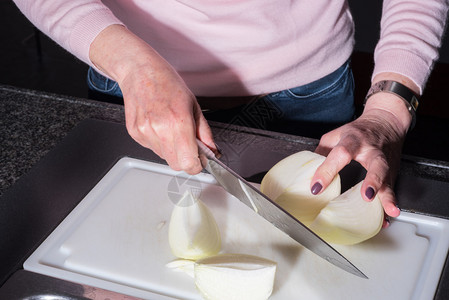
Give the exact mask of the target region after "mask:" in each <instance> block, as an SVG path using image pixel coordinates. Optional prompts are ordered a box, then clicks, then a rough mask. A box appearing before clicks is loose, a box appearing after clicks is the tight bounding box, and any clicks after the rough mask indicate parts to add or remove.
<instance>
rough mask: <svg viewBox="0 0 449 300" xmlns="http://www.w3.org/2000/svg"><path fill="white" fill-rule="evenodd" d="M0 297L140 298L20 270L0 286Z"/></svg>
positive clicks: (15, 299)
mask: <svg viewBox="0 0 449 300" xmlns="http://www.w3.org/2000/svg"><path fill="white" fill-rule="evenodd" d="M0 299H8V300H88V299H101V300H104V299H114V300H125V299H126V300H136V299H138V298H135V297H131V296H126V295H122V294H118V293H115V292H111V291H107V290H103V289H99V288H96V287H92V286H87V285H81V284H77V283H73V282H69V281H65V280H61V279H57V278H52V277H48V276H45V275H41V274H37V273H33V272H29V271H25V270H19V271H17V272H16V273H14V274H13V276H11V278H9V279H8V281H7V282H6V283H5V284H4V285H3V286H2V287H1V288H0Z"/></svg>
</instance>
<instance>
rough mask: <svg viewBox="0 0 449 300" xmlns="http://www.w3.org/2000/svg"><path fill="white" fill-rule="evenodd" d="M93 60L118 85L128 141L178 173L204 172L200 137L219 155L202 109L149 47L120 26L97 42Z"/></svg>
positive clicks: (171, 70) (92, 46)
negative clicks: (155, 156) (152, 152)
mask: <svg viewBox="0 0 449 300" xmlns="http://www.w3.org/2000/svg"><path fill="white" fill-rule="evenodd" d="M90 58H91V61H92V62H93V63H94V64H95V65H96V66H97V68H98V69H99V70H101V71H102V72H104V73H105V74H106V75H108V76H109V77H111V78H112V79H114V80H115V81H117V82H118V84H119V86H120V88H121V90H122V93H123V98H124V104H125V118H126V128H127V130H128V133H129V134H130V136H131V137H132V138H133V139H134V140H135V141H137V142H138V143H139V144H141V145H142V146H144V147H147V148H149V149H151V150H152V151H154V152H155V153H156V154H157V155H159V156H160V157H161V158H163V159H165V160H166V161H167V163H168V164H169V166H170V167H171V168H173V169H174V170H183V171H185V172H187V173H189V174H197V173H199V172H200V171H201V170H202V166H201V162H200V160H199V157H198V145H197V142H196V138H198V139H199V140H201V141H202V142H203V143H205V144H206V145H207V146H208V147H209V148H210V149H211V150H212V151H214V152H216V153H217V149H216V146H215V143H214V141H213V137H212V132H211V130H210V127H209V125H208V123H207V121H206V119H205V118H204V116H203V114H202V112H201V109H200V106H199V104H198V102H197V100H196V98H195V96H194V95H193V94H192V92H191V91H190V90H189V89H188V87H187V86H186V84H185V83H184V81H183V80H182V78H181V77H180V76H179V74H178V73H177V72H176V71H175V70H174V69H173V67H172V66H171V65H170V64H168V62H166V61H165V60H164V59H163V58H162V57H161V56H160V55H159V54H158V53H157V52H156V51H154V50H153V49H152V48H151V47H150V46H149V45H148V44H146V43H145V42H144V41H142V40H141V39H139V38H138V37H136V36H135V35H134V34H132V33H131V32H130V31H128V30H127V29H126V28H125V27H123V26H121V25H111V26H109V27H107V28H106V29H104V30H103V31H102V32H101V33H100V34H99V35H98V36H97V37H96V39H95V40H94V42H93V43H92V45H91V49H90Z"/></svg>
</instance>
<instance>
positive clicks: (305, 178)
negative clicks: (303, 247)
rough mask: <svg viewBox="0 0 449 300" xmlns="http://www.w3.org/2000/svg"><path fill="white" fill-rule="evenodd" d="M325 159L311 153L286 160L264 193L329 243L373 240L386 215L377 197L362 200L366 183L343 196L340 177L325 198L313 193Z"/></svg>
mask: <svg viewBox="0 0 449 300" xmlns="http://www.w3.org/2000/svg"><path fill="white" fill-rule="evenodd" d="M324 159H325V157H324V156H321V155H319V154H317V153H312V152H310V151H302V152H298V153H295V154H293V155H291V156H288V157H286V158H285V159H283V160H281V161H280V162H279V163H277V164H276V165H275V166H274V167H273V168H271V169H270V170H269V171H268V173H267V174H266V175H265V177H264V178H263V180H262V184H261V191H262V192H263V193H264V194H266V195H267V196H268V197H270V198H271V199H273V200H274V201H275V202H276V203H278V204H279V205H280V206H281V207H282V208H284V209H285V210H286V211H288V212H289V213H290V214H292V215H293V216H294V217H295V218H297V219H298V220H299V221H301V222H302V223H303V224H304V225H306V226H308V227H309V228H310V229H311V230H312V231H314V232H315V233H316V234H318V235H319V236H320V237H321V238H322V239H324V240H325V241H327V242H329V243H335V244H345V245H348V244H356V243H360V242H362V241H364V240H367V239H369V238H371V237H373V236H374V235H376V234H377V233H378V232H379V230H380V229H381V227H382V223H383V217H384V212H383V208H382V205H381V203H380V200H379V198H378V197H377V196H376V197H375V199H374V200H373V201H372V202H367V201H365V200H363V199H362V196H361V193H360V189H361V186H362V182H360V183H358V184H357V185H356V186H354V187H353V188H351V189H350V190H348V191H346V192H345V193H344V194H342V195H340V192H341V185H340V177H339V176H338V175H337V176H336V177H335V178H334V179H333V181H332V183H331V184H330V185H329V186H328V187H327V188H326V189H325V190H324V191H323V192H322V193H321V194H319V195H313V194H312V193H311V191H310V186H311V180H312V177H313V175H314V174H315V171H316V170H317V168H318V167H319V166H320V165H321V164H322V163H323V162H324Z"/></svg>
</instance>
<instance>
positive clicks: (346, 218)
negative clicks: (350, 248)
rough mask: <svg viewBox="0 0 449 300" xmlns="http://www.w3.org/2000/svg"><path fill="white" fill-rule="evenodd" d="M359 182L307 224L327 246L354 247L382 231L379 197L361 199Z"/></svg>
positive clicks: (381, 212) (381, 210)
mask: <svg viewBox="0 0 449 300" xmlns="http://www.w3.org/2000/svg"><path fill="white" fill-rule="evenodd" d="M362 183H363V181H362V182H359V183H358V184H357V185H355V186H354V187H352V188H351V189H349V190H347V191H346V192H345V193H343V194H342V195H340V196H339V197H338V198H335V199H333V200H331V201H330V202H329V203H328V204H327V205H326V207H324V208H323V209H322V210H321V212H320V213H319V214H318V216H317V217H316V219H315V220H314V221H313V223H312V224H311V225H310V229H311V230H312V231H314V232H315V233H316V234H318V235H319V236H320V237H321V238H322V239H324V240H326V241H327V242H329V243H335V244H342V245H353V244H357V243H360V242H363V241H365V240H367V239H369V238H371V237H373V236H375V235H376V234H377V233H378V232H379V231H380V229H381V228H382V223H383V219H384V210H383V208H382V204H381V202H380V199H379V197H377V195H376V197H375V198H374V200H373V201H371V202H367V201H365V200H363V198H362V196H361V193H360V189H361V188H362Z"/></svg>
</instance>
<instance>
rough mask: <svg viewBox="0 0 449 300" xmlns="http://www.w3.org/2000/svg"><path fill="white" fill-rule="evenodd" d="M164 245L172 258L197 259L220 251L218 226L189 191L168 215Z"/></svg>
mask: <svg viewBox="0 0 449 300" xmlns="http://www.w3.org/2000/svg"><path fill="white" fill-rule="evenodd" d="M168 242H169V244H170V248H171V251H172V252H173V254H174V255H175V256H177V257H179V258H184V259H200V258H203V257H206V256H210V255H215V254H217V253H218V252H219V251H220V248H221V237H220V231H219V229H218V225H217V223H216V221H215V219H214V217H213V215H212V213H211V212H210V211H209V209H208V208H207V207H206V205H204V203H203V202H202V201H201V200H200V199H196V198H194V196H193V195H192V193H191V192H190V191H186V192H185V193H184V195H183V196H182V198H181V199H180V200H179V202H178V203H177V204H176V205H175V207H174V209H173V211H172V215H171V218H170V225H169V229H168Z"/></svg>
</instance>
